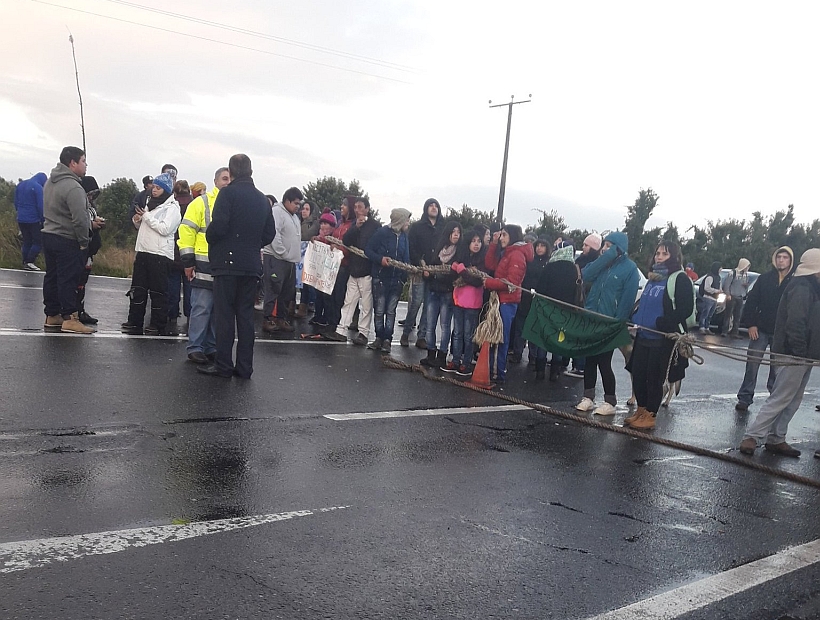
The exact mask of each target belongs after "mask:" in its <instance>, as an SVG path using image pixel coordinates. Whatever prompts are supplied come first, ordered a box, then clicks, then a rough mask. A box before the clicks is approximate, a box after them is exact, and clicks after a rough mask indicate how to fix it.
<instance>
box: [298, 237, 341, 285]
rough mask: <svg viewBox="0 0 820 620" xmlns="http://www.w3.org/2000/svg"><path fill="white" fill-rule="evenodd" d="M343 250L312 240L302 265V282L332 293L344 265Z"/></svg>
mask: <svg viewBox="0 0 820 620" xmlns="http://www.w3.org/2000/svg"><path fill="white" fill-rule="evenodd" d="M342 256H343V255H342V251H341V250H337V249H336V248H333V247H331V246H329V245H328V244H326V243H319V242H318V241H311V242H310V243H308V247H307V250H306V251H305V259H304V262H303V265H302V283H303V284H308V285H309V286H312V287H313V288H315V289H316V290H317V291H321V292H322V293H327V294H328V295H330V294H331V293H332V292H333V286H334V285H335V284H336V276H338V275H339V267H341V266H342Z"/></svg>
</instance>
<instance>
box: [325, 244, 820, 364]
mask: <svg viewBox="0 0 820 620" xmlns="http://www.w3.org/2000/svg"><path fill="white" fill-rule="evenodd" d="M326 239H327V240H328V241H330V242H331V243H332V244H334V245H337V246H339V247H343V248H345V249H346V250H348V251H349V252H352V253H353V254H356V255H357V256H361V257H362V258H367V256H366V255H365V253H364V250H362V249H360V248H354V247H351V246H347V245H345V244H344V243H342V242H341V241H340V240H339V239H336V238H335V237H326ZM387 262H388V266H390V267H395V268H397V269H401V270H402V271H407V272H408V273H412V274H419V273H423V272H425V271H427V272H428V273H450V272H451V268H450V266H449V265H423V266H421V267H419V266H416V265H410V264H408V263H403V262H401V261H397V260H393V259H392V258H390V257H387ZM465 271H466V272H467V273H469V274H470V275H473V276H475V277H477V278H481V279H483V280H486V279H487V278H490V277H492V276H490V275H489V274H488V273H484V272H483V271H481V270H480V269H476V268H475V267H470V268H468V269H466V270H465ZM500 280H501V282H503V283H504V284H506V285H507V286H508V287H509V288H510V290H511V291H512V290H515V289H518V290H521V291H523V292H526V293H529V294H530V295H532V296H533V297H540V298H542V299H546V300H548V301H550V302H552V303H554V304H559V305H562V306H566V307H569V308H574V309H575V310H577V311H579V312H583V313H584V314H589V315H591V316H598V317H602V318H605V319H607V320H611V319H612V317H611V316H608V315H606V314H601V313H600V312H595V311H594V310H588V309H587V308H583V307H579V306H576V305H574V304H571V303H567V302H565V301H561V300H560V299H554V298H552V297H547V296H546V295H542V294H541V293H538V292H536V291H535V290H533V289H525V288H524V287H522V286H519V285H517V284H513V283H512V282H510V281H508V280H505V279H503V278H501V279H500ZM499 320H500V319H499ZM625 323H626V325H627V327H633V328H637V329H642V330H645V331H647V332H652V333H655V334H660V335H662V336H664V337H666V338H672V339H674V340H676V343H675V349H674V352H675V354H677V355H678V356H683V357H686V358H687V359H691V360H692V361H693V362H695V363H696V364H703V358H702V357H700V356H698V355H695V353H694V348H695V347H699V348H701V349H704V350H706V351H709V352H710V353H713V354H714V355H719V356H721V357H725V358H727V359H731V360H735V361H738V362H743V363H746V362H750V361H751V362H755V363H758V364H760V365H762V366H820V360H813V359H809V358H805V357H798V356H796V355H786V354H784V353H777V354H775V355H770V356H769V357H768V358H767V357H766V356H761V357H756V356H754V355H749V352H748V349H746V348H740V347H732V346H729V345H723V344H713V343H709V342H704V341H700V340H695V339H694V338H692V337H691V336H689V335H688V334H670V333H667V332H662V331H658V330H656V329H652V328H651V327H644V326H643V325H635V324H634V323H630V322H629V321H625ZM499 342H500V341H499ZM671 357H672V356H670V362H671ZM668 376H669V371H668V369H667V378H668Z"/></svg>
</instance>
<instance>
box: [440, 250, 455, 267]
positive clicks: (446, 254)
mask: <svg viewBox="0 0 820 620" xmlns="http://www.w3.org/2000/svg"><path fill="white" fill-rule="evenodd" d="M456 249H457V247H456V246H455V245H445V246H444V247H443V248H441V250H440V251H439V253H438V257H439V260H440V261H441V264H442V265H448V264H450V262H451V261H452V260H453V257H454V256H455V255H456Z"/></svg>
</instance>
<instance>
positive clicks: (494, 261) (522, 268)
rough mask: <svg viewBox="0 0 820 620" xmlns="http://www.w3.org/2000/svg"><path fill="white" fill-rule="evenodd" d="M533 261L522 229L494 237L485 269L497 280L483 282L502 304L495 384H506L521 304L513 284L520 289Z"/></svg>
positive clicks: (505, 230) (510, 226) (508, 228)
mask: <svg viewBox="0 0 820 620" xmlns="http://www.w3.org/2000/svg"><path fill="white" fill-rule="evenodd" d="M532 259H533V250H532V246H531V245H530V244H529V243H525V242H524V232H523V231H522V230H521V227H520V226H516V225H514V224H508V225H506V226H504V228H502V229H501V231H500V232H498V233H495V234H494V235H493V240H492V243H490V248H489V249H488V250H487V256H486V258H485V259H484V266H485V267H486V268H487V269H489V270H490V271H493V272H494V273H495V277H494V278H487V279H486V280H484V288H486V289H488V290H491V291H497V292H498V301H499V302H501V307H500V310H501V321H502V323H503V324H504V342H502V343H501V344H499V345H498V347H497V354H496V355H497V357H496V364H495V372H496V377H495V379H496V381H497V382H498V383H500V384H503V383H504V382H505V380H506V377H507V351H508V350H509V348H510V328H511V327H512V322H513V318H515V311H516V310H518V302H520V301H521V289H519V288H513V289H512V290H511V289H510V287H509V286H507V284H505V283H504V282H502V280H506V281H507V282H509V283H510V284H514V285H516V286H521V282H522V281H523V280H524V274H525V273H526V271H527V263H529V262H530V261H531V260H532Z"/></svg>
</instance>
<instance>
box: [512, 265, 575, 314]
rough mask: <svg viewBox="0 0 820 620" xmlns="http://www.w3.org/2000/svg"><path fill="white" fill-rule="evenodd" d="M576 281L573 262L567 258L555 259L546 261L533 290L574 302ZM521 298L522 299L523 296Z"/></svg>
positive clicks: (570, 302)
mask: <svg viewBox="0 0 820 620" xmlns="http://www.w3.org/2000/svg"><path fill="white" fill-rule="evenodd" d="M577 282H578V270H577V269H576V268H575V263H571V262H570V261H568V260H557V261H554V262H552V263H547V266H546V267H545V268H544V271H543V272H542V273H541V277H540V278H539V279H538V283H537V284H536V285H535V291H536V292H537V293H541V294H542V295H546V296H547V297H550V298H552V299H558V300H559V301H564V302H566V303H568V304H574V303H575V294H576V292H577V290H578V286H577ZM521 299H522V300H523V297H522V298H521Z"/></svg>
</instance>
